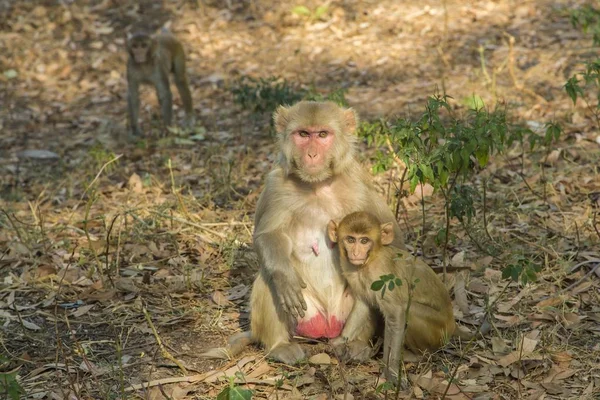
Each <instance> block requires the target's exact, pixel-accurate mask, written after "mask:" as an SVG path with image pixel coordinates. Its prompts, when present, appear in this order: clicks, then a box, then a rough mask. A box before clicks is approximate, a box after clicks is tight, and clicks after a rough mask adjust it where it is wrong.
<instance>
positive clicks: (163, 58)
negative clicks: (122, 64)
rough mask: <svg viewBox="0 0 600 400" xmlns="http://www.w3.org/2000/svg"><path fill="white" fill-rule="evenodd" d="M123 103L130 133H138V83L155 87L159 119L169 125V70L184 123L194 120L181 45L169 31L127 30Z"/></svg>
mask: <svg viewBox="0 0 600 400" xmlns="http://www.w3.org/2000/svg"><path fill="white" fill-rule="evenodd" d="M127 52H128V53H129V60H128V62H127V86H128V88H127V105H128V110H129V129H130V134H132V135H134V136H140V135H141V130H140V125H139V121H138V118H139V111H140V96H139V87H140V84H150V85H152V86H154V88H155V89H156V96H157V97H158V102H159V103H160V108H161V114H162V119H163V123H164V124H165V125H166V126H170V125H171V121H172V114H173V97H172V94H171V88H170V86H169V73H171V72H172V73H173V75H174V76H175V85H176V86H177V90H178V91H179V95H180V96H181V102H182V103H183V108H184V110H185V114H186V125H188V126H191V125H193V124H194V116H193V107H192V95H191V93H190V88H189V84H188V78H187V73H186V70H185V52H184V50H183V45H182V44H181V42H180V41H179V40H177V38H175V37H174V36H173V35H172V34H171V33H169V31H167V30H162V31H161V32H160V33H159V34H156V35H153V34H149V33H146V32H142V31H138V32H135V33H128V34H127Z"/></svg>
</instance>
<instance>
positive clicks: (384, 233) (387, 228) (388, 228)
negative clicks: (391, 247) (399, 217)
mask: <svg viewBox="0 0 600 400" xmlns="http://www.w3.org/2000/svg"><path fill="white" fill-rule="evenodd" d="M393 241H394V225H392V223H391V222H386V223H385V224H381V244H382V245H384V246H387V245H388V244H391V243H392V242H393Z"/></svg>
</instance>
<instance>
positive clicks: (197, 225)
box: [150, 210, 227, 239]
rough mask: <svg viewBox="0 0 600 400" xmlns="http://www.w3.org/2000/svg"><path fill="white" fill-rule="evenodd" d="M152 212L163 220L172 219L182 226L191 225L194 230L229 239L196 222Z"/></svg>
mask: <svg viewBox="0 0 600 400" xmlns="http://www.w3.org/2000/svg"><path fill="white" fill-rule="evenodd" d="M150 212H151V213H153V214H156V215H159V216H161V217H163V218H171V219H172V220H173V221H177V222H181V223H182V224H186V225H189V226H193V227H194V228H198V229H202V230H203V231H205V232H208V233H212V234H213V235H215V236H218V237H220V238H221V239H227V235H224V234H222V233H220V232H217V231H215V230H212V229H210V228H207V227H205V226H202V225H201V224H197V223H195V222H191V221H188V220H186V219H183V218H178V217H170V216H168V215H165V214H163V213H161V212H158V211H153V210H150Z"/></svg>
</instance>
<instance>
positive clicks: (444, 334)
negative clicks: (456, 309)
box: [405, 303, 456, 351]
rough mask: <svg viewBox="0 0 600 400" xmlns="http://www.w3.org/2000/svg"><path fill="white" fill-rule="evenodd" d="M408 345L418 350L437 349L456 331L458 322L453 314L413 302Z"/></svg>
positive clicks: (410, 312)
mask: <svg viewBox="0 0 600 400" xmlns="http://www.w3.org/2000/svg"><path fill="white" fill-rule="evenodd" d="M408 318H409V320H408V329H407V332H406V340H405V343H406V347H408V348H409V349H411V350H418V351H425V350H430V351H435V350H437V349H439V348H440V347H441V346H443V345H444V344H445V343H446V342H447V341H448V339H449V338H450V337H451V336H452V334H453V333H454V330H455V327H456V324H455V322H454V317H453V315H452V314H447V313H443V312H441V311H438V310H434V309H433V308H431V307H429V306H426V305H423V304H419V303H412V305H411V309H410V311H409V317H408Z"/></svg>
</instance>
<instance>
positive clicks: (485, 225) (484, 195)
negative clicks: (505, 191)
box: [482, 179, 497, 244]
mask: <svg viewBox="0 0 600 400" xmlns="http://www.w3.org/2000/svg"><path fill="white" fill-rule="evenodd" d="M482 186H483V229H484V230H485V234H486V235H487V237H488V238H489V239H490V241H491V242H492V243H494V244H497V243H496V241H495V240H494V239H493V238H492V235H490V232H489V231H488V223H487V212H486V210H487V179H484V180H483V185H482Z"/></svg>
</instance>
